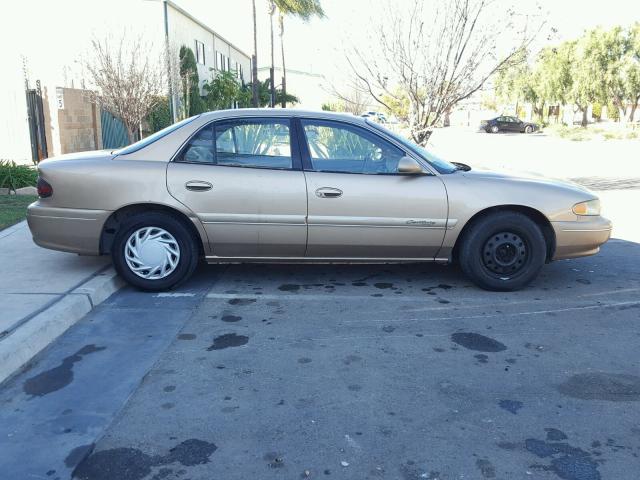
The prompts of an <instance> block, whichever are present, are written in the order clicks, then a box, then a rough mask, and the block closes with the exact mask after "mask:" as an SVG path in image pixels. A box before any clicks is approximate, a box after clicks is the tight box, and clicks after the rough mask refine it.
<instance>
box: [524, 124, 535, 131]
mask: <svg viewBox="0 0 640 480" xmlns="http://www.w3.org/2000/svg"><path fill="white" fill-rule="evenodd" d="M531 132H533V127H532V126H531V125H527V126H526V127H524V133H531Z"/></svg>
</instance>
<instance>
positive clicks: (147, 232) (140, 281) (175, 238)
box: [111, 212, 199, 291]
mask: <svg viewBox="0 0 640 480" xmlns="http://www.w3.org/2000/svg"><path fill="white" fill-rule="evenodd" d="M198 252H199V249H198V244H197V243H196V239H195V238H194V237H193V235H192V234H191V232H190V231H189V229H188V228H187V227H186V226H185V225H184V224H183V223H182V222H180V221H179V220H178V219H176V218H175V217H173V216H171V215H167V214H165V213H161V212H149V213H141V214H137V215H134V216H132V217H129V218H127V219H126V220H125V221H124V222H123V224H122V225H121V227H120V229H119V230H118V232H117V234H116V236H115V238H114V242H113V247H112V249H111V257H112V261H113V265H114V267H115V269H116V271H117V272H118V274H119V275H120V276H121V277H122V278H124V279H125V280H126V281H127V282H128V283H130V284H131V285H133V286H135V287H138V288H140V289H142V290H149V291H161V290H168V289H171V288H173V287H175V286H177V285H178V284H180V283H181V282H183V281H185V280H186V279H187V278H189V277H190V276H191V275H192V274H193V272H194V271H195V269H196V266H197V265H198Z"/></svg>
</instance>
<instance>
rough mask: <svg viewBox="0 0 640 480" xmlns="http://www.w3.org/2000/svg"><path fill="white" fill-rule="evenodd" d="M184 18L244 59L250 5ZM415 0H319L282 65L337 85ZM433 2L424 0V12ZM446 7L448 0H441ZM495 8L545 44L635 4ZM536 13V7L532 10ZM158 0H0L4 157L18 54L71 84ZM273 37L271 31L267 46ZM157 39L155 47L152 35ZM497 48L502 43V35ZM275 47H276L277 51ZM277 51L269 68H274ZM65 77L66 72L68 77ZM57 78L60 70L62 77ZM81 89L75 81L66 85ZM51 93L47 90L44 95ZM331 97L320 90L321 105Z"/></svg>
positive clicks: (505, 0)
mask: <svg viewBox="0 0 640 480" xmlns="http://www.w3.org/2000/svg"><path fill="white" fill-rule="evenodd" d="M174 1H175V3H177V4H178V5H180V6H181V7H183V8H184V9H185V10H187V11H189V12H190V13H191V14H192V15H193V16H195V17H196V18H198V19H200V20H201V21H202V22H203V23H205V24H207V25H209V26H210V27H211V28H212V29H213V30H215V31H217V32H218V33H219V34H221V35H222V36H224V37H226V38H227V39H228V40H229V41H231V42H232V43H234V44H236V45H237V46H238V47H240V48H242V49H244V50H245V52H246V53H248V54H251V53H252V51H253V22H252V7H251V0H174ZM255 1H256V7H257V13H258V45H259V46H258V62H259V67H267V66H268V65H269V63H270V62H269V15H268V13H267V7H268V0H255ZM413 1H415V0H321V3H322V6H323V8H324V10H325V13H326V18H323V19H312V20H311V21H309V22H308V23H305V22H303V21H301V20H298V19H295V18H288V19H287V20H286V23H285V49H286V53H287V68H289V69H296V70H303V71H307V72H310V73H320V74H322V75H325V76H326V77H327V81H326V83H325V85H329V84H333V85H335V86H337V87H338V88H339V87H340V82H342V81H344V80H345V79H346V78H347V75H346V73H347V72H348V68H347V67H346V62H345V47H348V46H350V45H354V44H355V45H357V46H358V48H360V49H363V50H367V49H368V50H369V51H370V52H371V53H373V54H375V50H372V49H371V47H372V44H371V43H370V42H369V41H368V37H371V36H373V37H375V35H376V34H377V32H376V28H375V25H376V24H379V22H380V21H384V20H385V18H386V17H385V16H384V11H385V6H387V7H388V6H389V5H392V6H393V8H396V9H408V8H409V6H410V5H411V4H412V2H413ZM433 1H435V0H424V2H425V6H426V8H425V9H428V8H429V6H430V5H432V2H433ZM441 1H448V0H441ZM495 1H496V2H499V3H497V5H499V7H501V8H502V7H503V8H505V9H506V8H507V6H508V5H510V4H512V5H514V6H515V7H516V9H517V10H518V11H523V12H525V13H527V12H528V13H531V12H538V11H541V12H543V13H544V14H545V16H546V18H547V24H546V28H547V29H546V30H545V32H544V33H543V34H542V35H540V36H539V37H538V44H537V45H538V46H540V45H542V44H543V43H544V42H545V41H546V40H547V33H548V32H549V29H550V27H554V28H555V29H557V34H556V35H555V37H554V38H553V42H559V41H561V40H564V39H570V38H575V37H577V36H579V35H580V34H581V33H582V31H584V30H585V29H589V28H593V27H595V26H597V25H601V26H603V27H610V26H612V25H616V24H621V25H629V24H631V23H632V22H634V21H640V0H606V1H603V0H530V1H525V0H519V1H517V0H495ZM538 7H539V8H540V10H538ZM161 12H162V7H161V3H160V2H159V0H14V1H8V0H7V1H4V2H2V12H1V13H0V19H1V21H0V62H1V63H0V65H1V66H2V75H0V104H1V105H2V107H3V110H2V114H0V143H2V145H3V146H4V147H7V148H5V150H7V151H13V150H15V152H16V153H15V154H12V158H21V157H23V156H25V157H26V156H27V154H26V153H24V152H23V150H24V145H23V144H24V142H23V141H22V140H23V138H25V136H26V135H28V132H27V131H26V130H25V129H26V128H27V127H26V122H23V121H17V120H16V119H22V118H23V117H25V115H26V111H25V97H24V90H23V88H24V87H23V85H24V75H23V58H24V59H26V60H27V61H26V64H25V65H26V68H27V72H28V76H29V77H30V79H31V85H30V86H31V87H32V88H33V87H34V83H35V79H41V80H42V81H43V85H47V84H48V85H56V86H71V85H69V83H68V82H66V81H65V78H66V77H67V78H68V77H74V74H73V71H74V70H75V71H76V72H77V70H78V68H79V66H80V63H79V62H78V60H79V59H80V58H81V56H82V55H87V54H88V53H89V51H90V44H89V43H88V40H89V39H91V38H92V36H93V37H96V38H104V36H105V35H107V34H108V33H111V34H112V35H113V36H114V37H117V36H118V35H120V34H121V32H122V31H123V29H125V30H127V31H128V33H134V34H136V35H137V34H140V35H145V34H146V33H148V32H150V31H154V32H156V34H157V32H158V27H159V26H160V31H162V30H161V29H162V13H161ZM277 42H278V37H277V35H276V49H279V45H278V44H277ZM159 43H160V44H161V43H162V40H161V39H160V41H159ZM505 43H508V40H506V39H505ZM278 51H279V50H277V52H278ZM279 58H280V57H279V55H278V53H276V66H277V65H279V63H280V61H279ZM69 71H71V72H72V73H71V74H69V73H68V72H69ZM65 73H66V74H65ZM74 86H75V87H81V85H77V84H75V85H74ZM49 95H54V92H49ZM329 97H330V95H329V94H328V93H327V100H329Z"/></svg>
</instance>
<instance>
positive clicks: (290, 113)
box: [202, 108, 367, 125]
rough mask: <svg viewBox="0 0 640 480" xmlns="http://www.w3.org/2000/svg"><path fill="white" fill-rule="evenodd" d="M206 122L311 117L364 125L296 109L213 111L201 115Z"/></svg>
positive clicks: (358, 119) (350, 118)
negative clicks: (219, 119)
mask: <svg viewBox="0 0 640 480" xmlns="http://www.w3.org/2000/svg"><path fill="white" fill-rule="evenodd" d="M202 117H203V118H206V119H207V121H211V120H216V119H218V118H244V117H246V118H250V117H253V118H255V117H272V118H273V117H302V118H304V117H311V118H317V119H322V120H341V121H347V122H351V123H357V124H360V125H366V124H367V123H366V120H365V119H363V118H361V117H359V116H357V115H352V114H350V113H338V112H327V111H325V110H303V109H298V108H235V109H229V110H215V111H213V112H205V113H203V114H202Z"/></svg>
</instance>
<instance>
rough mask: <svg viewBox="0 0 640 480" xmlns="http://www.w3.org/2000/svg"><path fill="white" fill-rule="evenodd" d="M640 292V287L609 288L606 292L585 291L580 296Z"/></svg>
mask: <svg viewBox="0 0 640 480" xmlns="http://www.w3.org/2000/svg"><path fill="white" fill-rule="evenodd" d="M630 292H640V288H620V289H618V290H608V291H606V292H596V293H585V294H582V295H578V296H579V297H599V296H601V295H613V294H616V293H630Z"/></svg>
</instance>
